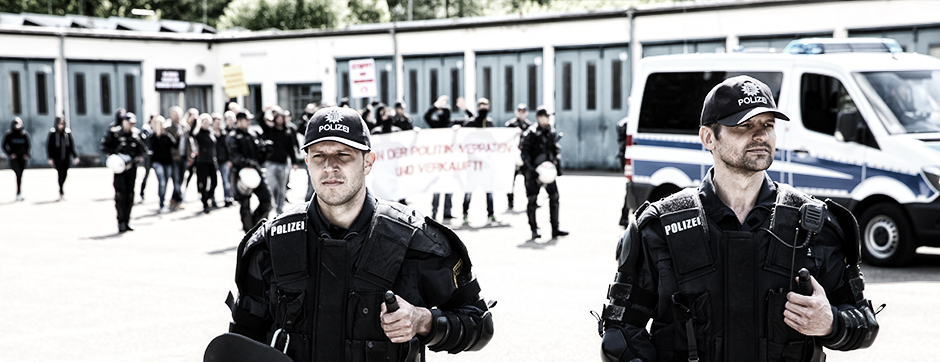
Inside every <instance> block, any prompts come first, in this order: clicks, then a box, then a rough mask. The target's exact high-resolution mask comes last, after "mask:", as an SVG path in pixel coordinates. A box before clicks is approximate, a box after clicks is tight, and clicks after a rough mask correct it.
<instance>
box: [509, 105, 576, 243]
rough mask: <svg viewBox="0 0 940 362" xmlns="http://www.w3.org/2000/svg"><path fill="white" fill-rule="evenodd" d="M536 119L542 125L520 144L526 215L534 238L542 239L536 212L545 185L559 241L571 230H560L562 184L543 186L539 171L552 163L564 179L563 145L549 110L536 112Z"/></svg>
mask: <svg viewBox="0 0 940 362" xmlns="http://www.w3.org/2000/svg"><path fill="white" fill-rule="evenodd" d="M535 119H536V120H538V124H536V125H533V126H531V127H529V129H527V130H526V131H525V133H524V134H522V139H521V140H520V141H519V148H520V149H521V151H522V152H521V156H522V163H523V165H524V166H523V169H524V173H523V174H524V175H525V194H526V197H528V199H529V203H528V205H526V215H527V216H528V217H529V228H531V229H532V239H533V240H534V239H538V238H540V237H542V235H541V233H539V228H538V224H537V223H536V221H535V209H537V208H538V203H537V202H538V197H539V191H541V190H542V187H543V186H544V187H545V192H547V193H548V215H549V220H550V222H551V224H552V239H555V238H557V237H559V236H565V235H568V232H567V231H564V230H561V229H559V228H558V208H559V202H558V185H557V184H556V183H555V181H552V182H551V183H548V184H543V183H542V182H541V181H540V180H539V175H538V173H537V172H536V168H537V167H538V166H539V165H541V164H542V163H543V162H551V163H552V164H554V165H555V170H556V174H557V176H561V146H559V145H558V138H559V137H558V133H557V132H555V127H552V123H551V118H550V113H549V112H548V109H546V108H545V107H539V108H538V110H536V111H535Z"/></svg>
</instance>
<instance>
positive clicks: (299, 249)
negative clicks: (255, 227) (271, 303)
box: [265, 202, 310, 285]
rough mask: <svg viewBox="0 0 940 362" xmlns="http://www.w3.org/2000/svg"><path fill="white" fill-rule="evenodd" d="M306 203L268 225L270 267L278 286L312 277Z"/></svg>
mask: <svg viewBox="0 0 940 362" xmlns="http://www.w3.org/2000/svg"><path fill="white" fill-rule="evenodd" d="M309 205H310V203H309V202H307V203H304V204H301V205H297V206H294V207H291V208H290V209H288V210H287V211H285V212H284V213H282V214H280V215H278V216H277V217H276V218H275V219H274V220H272V221H271V222H270V223H268V225H267V228H266V229H265V232H266V233H267V236H268V239H269V242H268V243H269V249H270V251H271V266H272V268H273V269H274V278H275V281H276V282H277V283H278V284H279V285H283V284H287V283H291V282H294V281H298V280H302V279H306V278H308V277H309V276H310V272H309V268H308V264H307V263H308V261H307V255H308V253H307V207H309Z"/></svg>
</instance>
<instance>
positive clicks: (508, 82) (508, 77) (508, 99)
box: [503, 65, 515, 112]
mask: <svg viewBox="0 0 940 362" xmlns="http://www.w3.org/2000/svg"><path fill="white" fill-rule="evenodd" d="M512 81H513V75H512V66H511V65H507V66H506V74H505V82H504V83H505V85H504V87H503V89H504V90H505V91H506V92H505V93H504V94H505V100H504V102H503V103H505V104H506V105H505V106H503V109H504V110H505V111H506V112H512V111H513V110H515V107H514V106H513V104H512V103H513V99H512V96H513V93H514V92H515V90H514V89H513V87H512Z"/></svg>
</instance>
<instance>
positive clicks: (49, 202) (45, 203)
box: [33, 199, 59, 205]
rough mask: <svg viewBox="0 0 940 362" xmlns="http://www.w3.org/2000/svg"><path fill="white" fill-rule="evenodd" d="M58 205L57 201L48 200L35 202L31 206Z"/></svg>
mask: <svg viewBox="0 0 940 362" xmlns="http://www.w3.org/2000/svg"><path fill="white" fill-rule="evenodd" d="M58 203H59V199H55V200H48V201H36V202H34V203H33V205H48V204H58Z"/></svg>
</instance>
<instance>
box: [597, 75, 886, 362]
mask: <svg viewBox="0 0 940 362" xmlns="http://www.w3.org/2000/svg"><path fill="white" fill-rule="evenodd" d="M775 118H776V119H782V120H785V121H786V120H789V118H787V116H786V115H784V114H783V113H781V112H780V111H778V110H777V106H776V103H775V102H774V99H773V94H771V92H770V88H769V87H767V85H765V84H764V83H761V82H760V81H758V80H756V79H754V78H751V77H748V76H738V77H733V78H729V79H727V80H725V81H724V82H722V83H721V84H718V85H717V86H715V87H714V88H713V89H712V90H711V92H710V93H709V94H708V95H707V96H706V98H705V104H704V108H703V110H702V116H701V123H700V124H701V127H700V128H699V138H700V139H701V141H702V144H703V145H704V146H705V148H706V149H708V150H709V151H710V152H711V153H712V157H713V158H714V164H715V165H714V167H712V168H711V169H710V170H709V171H708V174H707V175H706V176H705V177H704V180H702V184H701V186H699V187H698V188H697V189H696V188H689V189H686V190H684V191H681V192H679V193H676V194H674V195H672V196H669V197H667V198H665V199H663V200H660V201H657V202H654V203H652V204H647V205H644V206H642V207H640V209H639V210H638V211H637V215H638V216H637V217H636V222H634V223H631V224H630V225H629V227H628V228H627V230H626V232H625V233H624V236H623V238H622V239H621V242H620V243H621V244H620V246H619V251H618V261H619V262H620V267H619V269H618V273H617V276H616V279H615V282H614V283H613V284H611V286H610V288H609V289H608V297H609V298H610V304H609V305H607V306H605V307H604V311H603V314H602V321H601V323H602V325H601V327H603V329H604V330H605V331H604V333H603V343H602V353H601V356H602V360H605V361H625V362H626V361H635V360H639V361H679V360H682V361H685V360H689V361H703V362H705V361H731V362H736V361H742V362H745V361H746V362H750V361H821V360H824V359H825V354H824V353H822V349H821V348H822V346H825V347H827V348H830V349H835V350H840V351H846V350H853V349H858V348H866V347H868V346H870V345H871V344H872V342H873V341H874V339H875V336H876V335H877V333H878V323H877V321H876V320H875V317H874V313H873V312H872V310H871V304H870V303H869V302H868V301H867V300H865V298H864V296H863V295H862V290H863V289H864V283H863V281H862V279H861V273H860V272H859V267H858V263H859V244H858V226H857V224H856V222H855V218H854V217H853V216H852V214H851V213H849V212H848V211H847V210H846V209H845V208H843V207H841V206H839V205H838V204H835V203H833V202H831V201H830V200H827V201H826V202H821V201H819V200H816V199H814V198H812V197H809V196H806V195H805V194H803V193H802V192H800V191H797V190H795V189H793V188H792V187H790V186H788V185H785V184H778V183H775V182H773V181H772V180H771V179H770V176H769V175H768V174H767V172H766V170H767V168H769V167H770V164H771V163H772V162H773V159H774V153H775V151H776V148H775V146H776V136H775V134H774V123H775ZM800 268H806V269H808V270H809V272H810V273H811V275H812V276H811V277H809V276H807V277H805V283H806V284H804V283H803V282H802V281H803V280H804V277H800V278H799V280H800V281H801V283H799V284H798V287H792V288H791V286H793V285H794V284H795V281H796V280H797V273H796V270H797V269H800ZM800 274H803V272H802V271H801V272H800ZM794 289H795V290H797V291H799V292H800V293H797V292H795V291H794ZM650 318H652V319H653V327H652V329H651V331H650V332H651V334H650V332H648V331H647V330H646V329H645V328H646V324H647V321H649V319H650Z"/></svg>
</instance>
